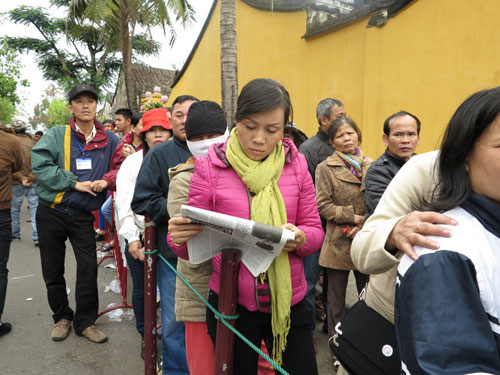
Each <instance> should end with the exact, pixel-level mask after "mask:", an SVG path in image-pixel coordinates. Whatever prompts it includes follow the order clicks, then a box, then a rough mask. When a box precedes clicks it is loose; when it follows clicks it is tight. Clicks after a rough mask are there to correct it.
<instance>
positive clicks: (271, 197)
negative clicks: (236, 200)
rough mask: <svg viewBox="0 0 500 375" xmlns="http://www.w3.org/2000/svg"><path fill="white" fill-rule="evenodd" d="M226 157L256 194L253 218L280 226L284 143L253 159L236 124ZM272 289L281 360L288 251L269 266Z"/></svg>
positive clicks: (287, 304) (288, 276) (286, 311)
mask: <svg viewBox="0 0 500 375" xmlns="http://www.w3.org/2000/svg"><path fill="white" fill-rule="evenodd" d="M226 157H227V160H228V161H229V163H231V166H232V167H233V169H234V170H235V171H236V173H237V174H238V176H239V177H240V178H241V179H242V180H243V182H244V183H245V185H246V186H247V187H248V189H249V190H250V191H251V192H252V193H254V194H255V196H254V198H253V200H252V204H251V211H250V212H251V217H250V218H251V219H252V220H253V221H256V222H259V223H264V224H269V225H274V226H276V227H281V226H282V225H283V224H286V223H287V215H286V207H285V201H284V200H283V196H282V195H281V191H280V189H279V188H278V180H279V178H280V176H281V172H282V171H283V166H284V165H285V151H284V148H283V143H282V142H281V141H279V142H278V144H277V145H276V147H275V148H274V150H273V151H272V152H271V153H270V154H269V155H268V156H267V158H265V159H264V160H261V161H255V160H252V159H250V158H249V157H248V156H247V155H246V154H245V153H244V152H243V149H242V148H241V146H240V142H239V140H238V132H237V131H236V127H235V128H234V129H233V130H232V131H231V137H230V138H229V140H228V142H227V149H226ZM267 276H268V279H269V289H270V292H271V316H272V317H271V321H272V329H273V337H274V345H273V359H274V360H275V361H276V363H278V364H279V365H281V364H282V354H283V351H284V350H285V348H286V337H287V335H288V331H289V330H290V305H291V302H292V279H291V274H290V261H289V260H288V253H287V252H285V251H282V252H281V253H280V255H278V256H277V257H276V258H275V259H274V261H273V263H272V264H271V266H270V267H269V269H268V270H267Z"/></svg>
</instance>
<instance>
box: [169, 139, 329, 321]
mask: <svg viewBox="0 0 500 375" xmlns="http://www.w3.org/2000/svg"><path fill="white" fill-rule="evenodd" d="M283 144H284V146H285V155H286V159H285V166H284V168H283V172H282V174H281V177H280V179H279V181H278V186H279V188H280V190H281V194H282V195H283V199H284V201H285V205H286V212H287V217H288V222H289V223H292V224H294V225H296V226H297V227H299V228H300V229H302V230H303V231H304V233H305V234H306V243H305V244H304V246H303V247H301V248H299V249H295V250H294V251H293V252H291V253H289V259H290V271H291V275H292V306H293V305H295V304H297V303H298V302H300V301H301V300H302V299H303V298H304V296H305V293H306V291H307V283H306V279H305V276H304V266H303V263H302V258H301V257H303V256H306V255H310V254H312V253H313V252H314V251H315V250H317V249H319V248H320V247H321V244H322V243H323V237H324V233H323V228H322V227H321V220H320V218H319V214H318V208H317V204H316V197H315V192H314V185H313V182H312V178H311V175H310V174H309V172H308V169H307V162H306V159H305V158H304V156H303V155H302V154H299V152H298V151H297V148H296V147H295V145H294V144H293V143H292V142H291V141H289V140H288V139H283ZM194 169H195V171H194V175H193V177H192V178H191V185H190V189H189V203H188V204H189V205H190V206H194V207H199V208H203V209H205V210H211V211H216V212H220V213H223V214H227V215H232V216H237V217H241V218H244V219H249V218H250V210H249V199H248V194H247V190H246V186H245V184H244V183H243V181H242V180H241V179H240V178H239V177H238V175H237V174H236V172H235V171H234V170H233V168H231V167H230V165H229V163H228V162H227V159H226V158H225V145H223V144H219V145H216V146H215V148H213V147H212V148H211V149H210V151H209V152H208V157H199V158H197V159H196V164H195V167H194ZM168 245H169V246H170V248H171V249H172V250H173V251H174V252H175V253H176V254H177V255H178V256H180V257H181V258H184V259H188V253H187V246H186V245H184V246H182V247H178V246H175V245H174V244H173V242H172V240H171V238H170V234H169V235H168ZM220 260H221V256H220V255H218V256H216V257H214V258H213V261H212V263H213V269H214V270H213V273H212V277H211V279H210V283H209V288H210V289H212V290H213V291H215V292H217V293H219V280H220ZM255 285H256V283H255V278H254V277H253V275H252V274H251V273H250V271H249V270H248V269H247V268H246V267H245V265H244V264H243V263H242V264H241V267H240V272H239V276H238V303H239V304H240V305H242V306H244V307H245V308H247V309H248V310H250V311H255V310H257V303H256V300H255V296H256V293H255Z"/></svg>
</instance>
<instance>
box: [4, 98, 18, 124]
mask: <svg viewBox="0 0 500 375" xmlns="http://www.w3.org/2000/svg"><path fill="white" fill-rule="evenodd" d="M15 113H16V107H15V106H14V104H13V103H12V102H11V101H10V100H9V98H6V97H0V124H2V125H7V124H8V123H9V122H11V121H12V118H13V117H14V114H15Z"/></svg>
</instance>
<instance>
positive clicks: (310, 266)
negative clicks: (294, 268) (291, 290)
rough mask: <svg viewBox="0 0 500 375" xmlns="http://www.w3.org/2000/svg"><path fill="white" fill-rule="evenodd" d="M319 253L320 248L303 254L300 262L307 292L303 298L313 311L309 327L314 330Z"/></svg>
mask: <svg viewBox="0 0 500 375" xmlns="http://www.w3.org/2000/svg"><path fill="white" fill-rule="evenodd" d="M320 253H321V249H319V250H317V251H315V252H314V253H312V254H311V255H308V256H305V257H303V258H302V262H303V263H304V273H305V276H306V281H307V292H306V296H305V300H306V301H307V303H308V304H309V305H310V306H311V308H312V313H313V318H314V320H313V322H314V323H313V325H312V327H311V329H312V330H313V331H314V327H315V325H316V324H315V323H316V308H315V307H316V304H315V301H314V299H315V294H316V283H317V282H318V280H319V273H320V266H319V254H320Z"/></svg>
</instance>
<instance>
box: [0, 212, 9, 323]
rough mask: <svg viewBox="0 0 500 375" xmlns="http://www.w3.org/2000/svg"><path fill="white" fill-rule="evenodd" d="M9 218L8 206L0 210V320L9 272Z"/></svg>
mask: <svg viewBox="0 0 500 375" xmlns="http://www.w3.org/2000/svg"><path fill="white" fill-rule="evenodd" d="M10 220H11V219H10V208H8V209H6V210H0V320H1V319H2V313H3V308H4V306H5V296H6V294H7V282H8V279H7V275H8V273H9V270H8V269H7V262H8V261H9V254H10V241H11V235H12V227H11V221H10Z"/></svg>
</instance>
